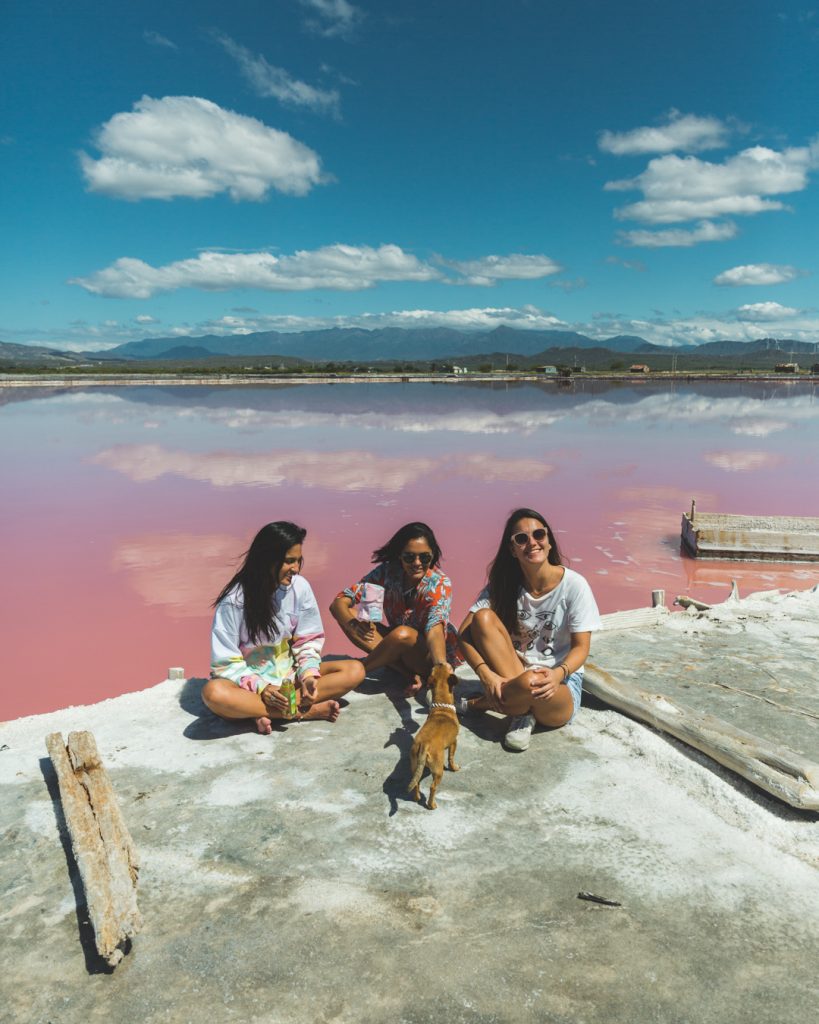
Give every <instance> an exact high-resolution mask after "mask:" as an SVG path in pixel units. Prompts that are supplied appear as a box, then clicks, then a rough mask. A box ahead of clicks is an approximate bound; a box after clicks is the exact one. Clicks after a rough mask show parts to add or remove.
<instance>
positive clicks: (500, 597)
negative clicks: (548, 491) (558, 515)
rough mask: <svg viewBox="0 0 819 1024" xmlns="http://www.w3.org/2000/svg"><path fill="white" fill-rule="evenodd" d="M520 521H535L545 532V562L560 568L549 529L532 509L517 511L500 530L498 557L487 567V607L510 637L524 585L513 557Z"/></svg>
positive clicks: (554, 543) (515, 630) (517, 563)
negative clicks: (516, 530) (547, 545)
mask: <svg viewBox="0 0 819 1024" xmlns="http://www.w3.org/2000/svg"><path fill="white" fill-rule="evenodd" d="M521 519H537V521H538V522H539V523H543V525H544V527H545V528H546V535H547V536H548V538H549V545H550V547H549V554H548V560H549V562H550V563H551V565H563V558H562V556H561V554H560V548H559V547H558V546H557V541H556V540H555V536H554V534H553V533H552V528H551V526H549V524H548V523H547V522H546V520H545V519H544V518H543V516H542V515H541V514H540V512H535V510H534V509H532V508H516V509H515V511H514V512H513V513H512V514H511V515H510V516H509V518H508V519H507V520H506V522H505V523H504V526H503V533H502V534H501V539H500V544H499V545H498V553H497V554H496V555H495V557H494V559H493V560H492V562H491V563H490V566H489V606H490V607H491V609H492V610H493V611H494V613H495V614H496V615H497V616H498V618H499V619H500V620H501V622H502V623H503V624H504V626H506V628H507V630H508V631H509V633H510V634H512V635H514V634H515V633H517V632H518V591H519V590H520V588H521V586H522V585H523V583H524V578H523V570H522V569H521V567H520V562H518V560H517V559H516V558H515V557H514V556H513V554H512V539H511V538H512V528H513V527H514V525H515V523H517V522H519V521H520V520H521Z"/></svg>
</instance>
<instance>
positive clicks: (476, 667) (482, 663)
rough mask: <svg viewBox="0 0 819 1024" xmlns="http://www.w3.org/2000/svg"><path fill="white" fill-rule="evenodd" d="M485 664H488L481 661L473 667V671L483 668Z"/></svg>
mask: <svg viewBox="0 0 819 1024" xmlns="http://www.w3.org/2000/svg"><path fill="white" fill-rule="evenodd" d="M485 664H486V662H485V661H479V662H478V664H477V665H476V666H475V667H474V668H473V669H472V671H473V672H476V673H477V671H478V669H479V668H481V667H482V666H483V665H485Z"/></svg>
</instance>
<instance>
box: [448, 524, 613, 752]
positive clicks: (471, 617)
mask: <svg viewBox="0 0 819 1024" xmlns="http://www.w3.org/2000/svg"><path fill="white" fill-rule="evenodd" d="M599 625H600V616H599V612H598V610H597V605H596V603H595V600H594V596H593V595H592V592H591V588H590V587H589V585H588V583H587V582H586V581H585V579H583V577H582V576H581V575H580V574H579V573H576V572H573V571H572V570H571V569H567V568H566V567H565V566H564V565H563V564H562V560H561V557H560V551H559V549H558V546H557V542H556V541H555V538H554V535H553V533H552V530H551V528H550V527H549V524H548V523H547V522H546V520H545V519H544V518H543V516H542V515H540V513H539V512H535V511H533V510H532V509H530V508H519V509H516V510H515V511H514V512H513V513H512V515H511V516H510V517H509V519H508V520H507V522H506V525H505V526H504V528H503V535H502V536H501V541H500V546H499V547H498V553H497V555H496V556H495V559H494V561H493V562H492V564H491V566H490V569H489V581H488V586H487V587H486V588H485V589H484V590H482V591H481V593H480V594H479V595H478V598H477V600H476V601H475V603H474V604H473V605H472V608H471V609H470V611H469V614H468V615H467V617H466V618H465V619H464V621H463V625H462V626H461V631H460V636H461V649H462V650H463V652H464V655H465V656H466V660H467V662H468V663H469V664H470V665H471V667H472V668H473V669H474V670H475V672H476V673H477V675H478V678H479V679H480V681H481V683H482V684H483V689H484V694H485V696H483V697H479V698H477V700H475V701H472V702H470V703H471V705H472V706H473V707H474V708H476V709H478V710H493V711H500V712H501V713H502V714H507V715H511V716H512V718H511V721H510V723H509V727H508V730H507V733H506V737H505V739H504V744H505V746H506V748H507V749H508V750H526V748H527V747H528V746H529V740H530V737H531V735H532V729H533V728H534V725H535V722H538V723H540V724H541V725H546V726H550V727H551V728H558V727H560V726H562V725H565V724H566V723H567V722H569V721H571V719H572V717H573V716H574V715H575V713H576V712H577V709H578V708H579V707H580V694H581V690H582V687H583V663H584V662H585V661H586V658H587V657H588V654H589V644H590V641H591V634H592V630H594V629H597V628H599Z"/></svg>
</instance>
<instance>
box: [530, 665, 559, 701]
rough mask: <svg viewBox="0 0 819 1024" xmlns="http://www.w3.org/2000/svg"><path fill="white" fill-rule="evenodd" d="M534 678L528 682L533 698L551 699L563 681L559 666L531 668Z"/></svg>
mask: <svg viewBox="0 0 819 1024" xmlns="http://www.w3.org/2000/svg"><path fill="white" fill-rule="evenodd" d="M532 674H533V676H534V678H533V679H532V682H531V683H530V684H529V688H530V689H531V691H532V696H533V697H534V698H535V700H551V699H552V697H554V695H555V694H556V693H557V691H558V689H559V688H560V686H561V684H562V683H563V678H564V676H563V672H562V671H561V670H560V669H559V668H535V669H532Z"/></svg>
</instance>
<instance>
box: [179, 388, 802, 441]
mask: <svg viewBox="0 0 819 1024" xmlns="http://www.w3.org/2000/svg"><path fill="white" fill-rule="evenodd" d="M554 401H555V397H554V396H551V395H549V396H543V395H540V396H538V404H537V405H529V407H527V405H526V404H525V403H531V402H532V397H531V396H529V395H523V394H522V395H521V408H518V409H514V410H512V411H504V412H495V411H494V410H492V409H487V408H484V407H475V408H452V409H450V408H447V407H446V404H445V402H444V401H442V402H441V408H440V410H439V409H437V408H435V407H431V406H429V405H426V404H425V405H424V406H423V409H422V410H419V411H417V412H413V411H407V410H404V409H402V410H400V411H396V412H385V411H366V410H362V411H360V412H359V411H350V412H347V411H344V410H334V411H333V412H321V411H316V410H313V409H298V408H292V407H290V408H287V409H281V410H278V411H274V412H267V411H265V410H259V409H249V408H248V409H235V408H233V409H210V408H203V407H197V408H187V409H184V410H181V411H180V412H179V415H180V416H196V417H198V418H202V419H206V420H208V421H210V422H212V423H218V424H220V425H222V426H227V427H231V428H234V429H247V430H259V429H270V428H286V429H290V430H292V429H299V428H301V427H313V428H316V427H325V428H330V429H333V430H339V429H354V430H362V431H373V430H389V431H395V432H399V433H415V434H417V433H460V434H523V435H527V434H531V433H533V432H534V431H536V430H540V429H544V428H547V427H550V426H552V425H553V424H554V423H557V422H560V421H567V420H568V421H570V420H572V419H584V420H587V421H588V422H590V423H591V424H593V425H594V424H602V425H608V424H609V423H612V422H614V421H616V422H617V423H620V424H622V423H645V424H647V425H650V424H657V425H658V426H663V425H665V426H667V425H669V424H670V425H674V424H678V423H693V424H706V423H715V424H716V423H718V424H719V425H720V426H722V427H724V428H725V429H728V430H730V431H731V432H732V433H736V434H740V435H750V436H754V437H765V436H767V435H768V434H771V433H774V432H776V431H781V430H786V429H787V428H788V427H789V426H793V425H796V424H800V423H803V422H812V421H817V420H819V403H816V402H814V401H813V400H812V398H811V396H810V395H799V396H795V397H788V398H787V399H785V400H783V399H776V400H774V399H768V400H765V399H760V398H752V397H750V396H747V395H738V396H736V397H712V396H707V395H697V394H686V393H675V392H664V393H662V394H652V395H648V396H646V397H645V398H641V399H638V400H637V401H635V402H631V403H627V402H623V401H618V402H612V401H607V400H606V399H605V398H595V399H592V400H590V401H585V400H583V398H582V395H581V396H580V398H579V400H578V401H577V402H576V403H575V404H571V405H570V404H567V402H566V399H565V396H561V403H560V405H559V406H552V407H544V406H546V405H547V403H549V404H551V403H552V402H554Z"/></svg>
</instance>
